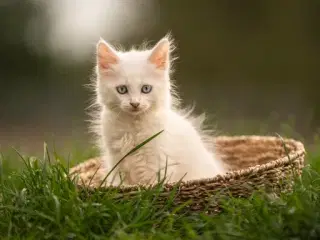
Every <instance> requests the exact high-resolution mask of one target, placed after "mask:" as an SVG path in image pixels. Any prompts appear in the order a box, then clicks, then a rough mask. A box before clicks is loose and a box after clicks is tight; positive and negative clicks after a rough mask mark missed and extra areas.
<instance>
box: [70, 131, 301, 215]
mask: <svg viewBox="0 0 320 240" xmlns="http://www.w3.org/2000/svg"><path fill="white" fill-rule="evenodd" d="M213 146H215V148H216V151H217V153H218V154H219V156H220V158H221V159H222V161H223V162H224V163H225V164H226V165H227V166H228V170H229V172H227V173H226V174H224V175H218V176H215V177H213V178H211V179H199V180H194V181H189V182H179V183H176V184H170V183H168V184H164V185H163V189H162V194H161V197H160V198H158V204H160V205H161V204H165V202H166V199H167V197H168V196H169V194H170V192H171V190H173V188H177V192H176V196H175V198H174V202H175V204H180V203H184V202H186V201H188V200H192V203H191V204H190V205H189V208H190V209H191V210H203V209H207V210H210V209H211V210H213V211H217V210H218V209H219V206H218V203H217V202H216V201H212V199H213V198H215V199H216V198H217V196H222V195H224V196H226V195H227V196H230V195H232V196H234V197H246V196H249V195H250V194H251V193H252V192H253V191H254V190H256V189H260V188H264V189H266V190H269V191H272V192H277V191H288V190H290V189H291V187H292V180H293V179H294V177H295V176H299V175H301V171H302V168H303V166H304V157H305V149H304V146H303V144H302V143H301V142H299V141H296V140H293V139H282V138H278V137H269V136H232V137H231V136H219V137H216V138H214V139H213ZM70 174H71V175H73V174H76V175H77V176H79V178H77V179H78V180H77V184H78V185H79V187H80V188H81V189H83V188H84V187H85V188H86V189H88V188H89V189H95V188H97V187H99V186H100V184H101V181H102V180H103V179H104V178H105V176H106V173H105V171H104V169H103V168H102V167H101V161H100V159H99V158H93V159H89V160H87V161H85V162H83V163H80V164H78V165H76V166H75V167H73V168H71V169H70ZM147 187H148V186H138V185H137V186H124V187H118V188H117V189H118V191H119V193H120V195H121V196H122V197H125V196H127V197H128V196H132V195H135V194H138V193H139V191H141V190H142V189H143V188H147ZM108 188H110V187H101V188H100V190H102V192H103V190H106V189H108ZM112 188H114V187H112ZM208 206H209V207H208Z"/></svg>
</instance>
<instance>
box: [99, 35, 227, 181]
mask: <svg viewBox="0 0 320 240" xmlns="http://www.w3.org/2000/svg"><path fill="white" fill-rule="evenodd" d="M171 52H172V41H171V40H170V38H169V37H164V38H163V39H161V40H160V41H159V42H158V43H157V44H156V45H155V46H154V47H153V48H152V49H143V50H135V49H132V50H130V51H119V50H115V49H114V48H113V47H112V46H111V45H109V44H108V43H107V42H105V41H104V40H103V39H100V41H99V42H98V45H97V67H96V73H97V79H96V81H95V91H96V99H95V103H96V105H97V106H98V107H99V108H98V112H97V113H96V114H94V125H93V126H94V132H95V133H96V134H97V136H98V141H99V145H100V148H101V151H102V154H103V158H104V163H105V168H106V173H107V172H108V171H110V170H111V168H112V167H113V166H114V165H115V164H116V163H117V162H118V161H119V160H120V159H121V158H122V157H123V156H124V155H125V154H127V153H128V152H129V151H130V150H131V149H132V148H134V147H135V146H137V145H138V144H140V143H141V142H143V141H144V140H146V139H148V138H149V137H151V136H153V135H154V134H156V133H158V132H159V131H161V130H164V131H163V132H162V133H161V134H160V135H159V136H157V137H156V138H154V139H153V140H151V141H150V142H148V143H147V144H146V145H144V146H143V147H141V148H140V149H139V150H137V151H136V152H134V153H132V154H131V155H129V156H128V157H126V158H125V159H124V160H123V161H122V162H121V164H119V166H118V167H117V168H116V169H115V170H114V171H113V172H112V174H111V175H110V179H107V181H108V182H109V183H110V182H112V184H114V185H117V184H119V183H120V182H121V181H122V182H123V183H124V184H152V183H154V181H155V180H157V178H158V177H159V176H160V178H164V177H165V178H166V181H170V182H175V181H179V180H181V179H182V181H187V180H191V179H201V178H210V177H213V176H215V175H217V174H222V173H224V168H223V166H222V164H221V162H220V161H219V160H218V159H217V157H216V156H215V153H214V149H213V148H212V147H211V146H210V143H209V144H206V141H205V140H206V139H207V138H206V137H207V135H206V134H205V132H204V131H203V130H202V125H201V124H202V120H201V119H200V118H194V117H191V116H190V114H188V113H183V111H182V110H180V109H179V108H177V106H178V105H177V103H178V101H177V100H178V98H177V96H176V94H175V93H174V92H173V89H172V82H171V80H170V70H171V63H172V56H171ZM146 84H147V85H150V86H152V90H151V92H150V93H147V94H146V93H143V92H142V91H141V88H142V86H143V85H146ZM118 86H126V87H127V90H128V92H127V93H125V94H120V93H119V92H118V91H117V87H118ZM130 103H135V104H137V103H138V104H139V106H138V108H134V107H133V106H132V105H131V104H130ZM211 145H212V143H211ZM120 172H121V176H122V177H121V178H120V175H119V173H120Z"/></svg>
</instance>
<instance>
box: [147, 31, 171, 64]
mask: <svg viewBox="0 0 320 240" xmlns="http://www.w3.org/2000/svg"><path fill="white" fill-rule="evenodd" d="M169 54H170V42H169V40H168V38H166V37H165V38H162V39H161V40H160V41H159V42H158V43H157V44H156V46H155V47H154V48H153V49H152V51H151V55H150V56H149V58H148V60H149V62H151V63H152V64H154V65H155V66H156V68H157V69H160V70H165V69H167V68H168V67H169Z"/></svg>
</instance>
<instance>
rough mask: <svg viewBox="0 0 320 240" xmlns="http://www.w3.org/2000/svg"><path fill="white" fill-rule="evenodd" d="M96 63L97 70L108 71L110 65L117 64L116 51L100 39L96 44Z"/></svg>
mask: <svg viewBox="0 0 320 240" xmlns="http://www.w3.org/2000/svg"><path fill="white" fill-rule="evenodd" d="M97 62H98V68H99V70H109V69H110V68H111V65H113V64H117V63H118V62H119V57H118V56H117V53H116V51H115V50H114V49H113V48H112V47H111V46H110V45H109V44H108V43H107V42H106V41H104V40H103V39H102V38H100V40H99V42H98V44H97Z"/></svg>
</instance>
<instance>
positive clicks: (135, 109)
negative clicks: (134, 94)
mask: <svg viewBox="0 0 320 240" xmlns="http://www.w3.org/2000/svg"><path fill="white" fill-rule="evenodd" d="M141 112H142V109H141V108H131V109H130V113H132V114H138V113H141Z"/></svg>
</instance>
